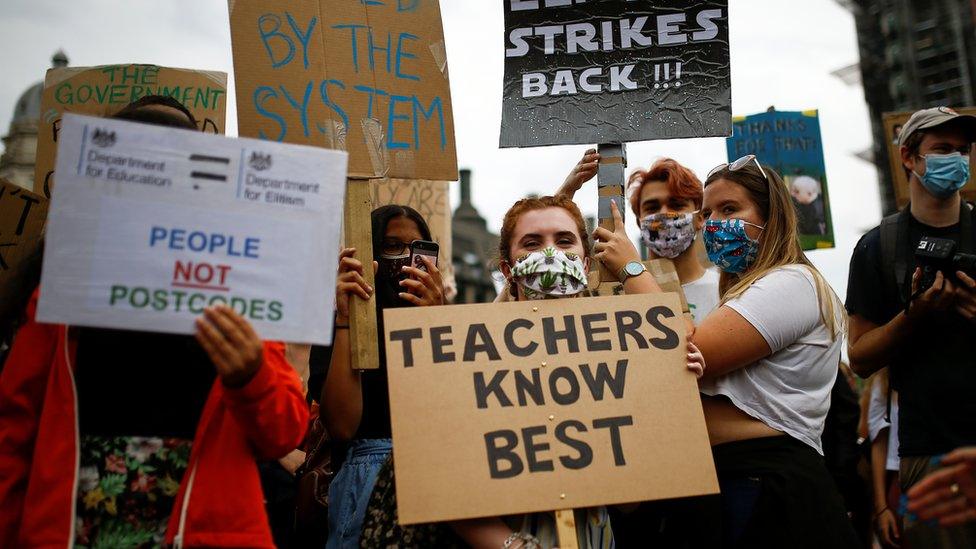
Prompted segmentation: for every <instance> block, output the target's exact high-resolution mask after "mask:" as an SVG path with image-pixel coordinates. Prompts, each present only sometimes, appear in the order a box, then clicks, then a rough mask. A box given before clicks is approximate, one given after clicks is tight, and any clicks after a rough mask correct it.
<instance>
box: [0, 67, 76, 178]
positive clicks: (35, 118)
mask: <svg viewBox="0 0 976 549" xmlns="http://www.w3.org/2000/svg"><path fill="white" fill-rule="evenodd" d="M51 66H52V67H54V68H58V67H67V66H68V56H67V55H65V53H64V52H63V51H61V50H58V52H57V53H55V54H54V57H52V58H51ZM43 90H44V81H43V80H41V81H40V82H37V83H36V84H34V85H33V86H31V87H29V88H27V90H26V91H25V92H24V93H22V94H20V99H18V100H17V103H16V104H15V105H14V115H13V117H12V118H11V119H10V128H9V130H8V131H7V135H6V136H4V137H3V156H0V177H2V178H4V179H6V180H8V181H10V182H11V183H16V184H17V185H20V186H21V187H24V188H25V189H33V188H34V156H35V154H36V152H37V127H38V123H39V122H40V118H41V91H43Z"/></svg>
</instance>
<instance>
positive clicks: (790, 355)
mask: <svg viewBox="0 0 976 549" xmlns="http://www.w3.org/2000/svg"><path fill="white" fill-rule="evenodd" d="M828 297H829V298H830V299H833V294H831V295H830V296H828ZM726 306H728V307H730V308H731V309H733V310H734V311H736V312H737V313H739V314H740V315H742V317H743V318H745V319H746V320H747V321H748V322H749V323H750V324H752V325H753V327H755V328H756V330H758V331H759V333H760V334H761V335H762V336H763V339H765V340H766V343H767V344H769V348H770V350H772V354H771V355H769V356H767V357H766V358H763V359H761V360H759V361H758V362H756V363H755V364H750V365H749V366H745V367H743V368H739V369H737V370H734V371H732V372H730V373H729V374H726V375H724V376H721V377H719V378H717V379H712V380H705V381H703V382H702V383H701V385H700V386H699V389H700V391H701V392H702V393H704V394H706V395H710V396H715V395H724V396H726V397H728V398H729V400H731V401H732V404H734V405H735V406H736V407H737V408H739V409H740V410H742V411H743V412H745V413H747V414H749V415H750V416H752V417H754V418H756V419H758V420H759V421H762V422H763V423H765V424H766V425H769V426H770V427H772V428H773V429H776V430H779V431H783V432H784V433H787V434H788V435H790V436H792V437H794V438H796V439H797V440H800V441H802V442H804V443H806V444H808V445H809V446H811V447H813V448H814V449H815V450H816V451H817V452H818V453H820V454H821V455H823V448H822V447H821V444H820V436H821V435H822V434H823V428H824V420H825V419H826V418H827V409H828V408H830V390H831V388H832V387H833V386H834V380H835V379H836V378H837V368H838V365H839V363H840V349H841V344H842V341H843V337H842V336H841V334H838V335H837V338H836V339H834V340H833V341H831V339H830V332H829V331H827V327H826V326H824V324H823V322H821V320H820V302H819V300H818V299H817V287H816V283H815V280H814V278H813V274H811V272H810V270H809V269H807V268H806V267H803V266H801V265H789V266H786V267H780V268H778V269H775V270H773V271H772V272H770V273H769V274H767V275H766V276H764V277H762V278H761V279H759V280H757V281H756V282H755V283H753V284H752V286H750V287H749V289H747V290H746V291H745V292H743V293H742V295H740V296H739V297H738V298H736V299H733V300H730V301H729V302H727V303H726ZM843 310H844V307H843V305H842V304H841V303H840V301H839V300H835V304H834V311H835V312H836V314H837V315H838V318H837V326H838V327H840V326H841V324H840V322H841V319H842V318H843V317H842V316H841V315H842V313H843ZM706 368H707V366H706Z"/></svg>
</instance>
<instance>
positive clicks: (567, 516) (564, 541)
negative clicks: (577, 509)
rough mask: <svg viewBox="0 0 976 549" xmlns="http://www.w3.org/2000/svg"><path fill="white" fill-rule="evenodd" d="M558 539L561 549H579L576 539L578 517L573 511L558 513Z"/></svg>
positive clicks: (566, 510)
mask: <svg viewBox="0 0 976 549" xmlns="http://www.w3.org/2000/svg"><path fill="white" fill-rule="evenodd" d="M556 538H557V539H558V541H559V549H579V540H577V539H576V516H575V515H574V514H573V510H572V509H564V510H562V511H556Z"/></svg>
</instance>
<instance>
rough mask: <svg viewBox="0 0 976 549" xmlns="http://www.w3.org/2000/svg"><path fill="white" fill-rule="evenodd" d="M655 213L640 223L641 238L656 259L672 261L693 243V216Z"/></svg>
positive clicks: (688, 214)
mask: <svg viewBox="0 0 976 549" xmlns="http://www.w3.org/2000/svg"><path fill="white" fill-rule="evenodd" d="M696 213H698V212H692V213H683V214H682V213H656V214H651V215H649V216H647V217H645V218H644V220H643V221H642V222H641V238H642V239H643V240H644V244H646V245H647V248H648V249H649V250H651V251H652V252H654V255H656V256H658V257H664V258H667V259H674V258H676V257H678V256H679V255H681V254H682V253H683V252H684V251H685V250H687V249H688V247H689V246H691V243H692V242H694V241H695V235H696V234H697V231H695V214H696Z"/></svg>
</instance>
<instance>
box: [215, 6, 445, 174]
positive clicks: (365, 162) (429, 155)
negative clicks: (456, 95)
mask: <svg viewBox="0 0 976 549" xmlns="http://www.w3.org/2000/svg"><path fill="white" fill-rule="evenodd" d="M228 5H229V10H230V26H231V39H232V42H233V49H234V76H235V85H236V86H237V109H238V111H237V112H238V125H239V129H240V134H241V135H245V136H248V137H259V138H261V139H269V140H272V141H286V142H289V143H302V144H306V145H315V146H319V147H326V148H331V149H340V150H346V151H349V173H350V175H351V176H353V177H382V176H387V177H400V178H408V179H432V180H444V181H454V180H456V179H457V158H456V153H455V149H454V120H453V115H452V111H451V90H450V85H449V82H448V75H447V53H446V50H445V47H444V31H443V28H442V26H441V14H440V5H439V3H438V2H437V1H420V0H396V1H393V0H388V1H380V0H370V1H365V2H364V1H361V0H316V1H311V0H286V1H280V0H256V1H249V2H235V1H233V0H231V1H229V2H228Z"/></svg>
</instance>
